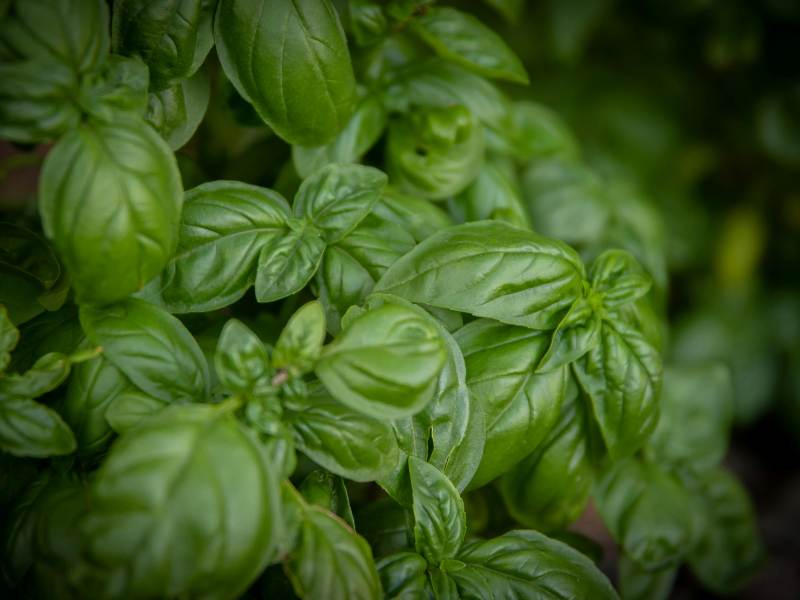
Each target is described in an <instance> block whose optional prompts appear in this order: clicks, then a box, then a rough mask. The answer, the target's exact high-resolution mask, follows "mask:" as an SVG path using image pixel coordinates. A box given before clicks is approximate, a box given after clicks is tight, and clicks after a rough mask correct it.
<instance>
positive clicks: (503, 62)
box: [411, 7, 528, 83]
mask: <svg viewBox="0 0 800 600" xmlns="http://www.w3.org/2000/svg"><path fill="white" fill-rule="evenodd" d="M411 26H412V28H413V30H414V32H415V33H417V35H419V36H420V37H421V38H422V39H423V40H425V42H426V43H427V44H429V45H430V46H431V47H432V48H433V49H434V50H435V51H436V53H437V54H438V55H439V56H441V57H442V58H446V59H448V60H451V61H453V62H456V63H458V64H460V65H463V66H464V67H467V68H468V69H472V70H473V71H475V72H477V73H479V74H481V75H485V76H486V77H497V78H498V79H505V80H508V81H513V82H515V83H528V74H527V73H526V72H525V67H523V66H522V62H520V60H519V58H517V56H516V54H514V52H513V51H512V50H511V48H509V47H508V46H507V45H506V43H505V41H503V38H501V37H500V36H499V35H497V34H496V33H495V32H494V31H492V30H491V29H489V28H488V27H486V26H485V25H484V24H483V23H482V22H481V21H479V20H478V19H477V18H475V17H473V16H472V15H470V14H467V13H464V12H462V11H460V10H457V9H455V8H450V7H433V8H430V9H429V10H427V11H426V12H425V14H423V15H422V16H420V17H418V18H416V19H414V20H412V22H411Z"/></svg>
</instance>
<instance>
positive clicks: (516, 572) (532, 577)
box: [448, 531, 618, 600]
mask: <svg viewBox="0 0 800 600" xmlns="http://www.w3.org/2000/svg"><path fill="white" fill-rule="evenodd" d="M458 559H459V560H460V561H462V562H463V563H464V568H462V569H460V570H453V571H449V572H448V574H449V575H450V577H452V578H453V580H454V581H455V582H456V585H457V586H458V591H459V593H460V597H461V598H470V599H472V598H475V599H477V598H492V597H497V596H498V595H499V594H500V595H502V596H505V597H512V598H519V599H521V600H522V599H526V600H527V599H530V600H538V599H539V598H547V597H552V596H562V597H566V598H592V600H606V599H607V600H615V599H617V598H618V596H617V593H616V592H615V591H614V588H613V587H611V584H610V583H609V581H608V579H606V577H605V575H603V573H602V572H601V571H600V570H599V569H598V568H597V567H596V566H595V565H594V563H592V561H591V560H589V559H588V558H586V557H585V556H584V555H583V554H581V553H580V552H578V551H577V550H573V549H572V548H570V547H569V546H567V545H566V544H563V543H561V542H558V541H556V540H552V539H550V538H548V537H546V536H544V535H542V534H541V533H538V532H536V531H511V532H509V533H506V534H505V535H501V536H500V537H497V538H494V539H492V540H488V541H485V542H479V543H476V544H472V545H470V546H469V547H468V548H466V549H465V550H464V551H462V552H461V554H460V555H459V557H458Z"/></svg>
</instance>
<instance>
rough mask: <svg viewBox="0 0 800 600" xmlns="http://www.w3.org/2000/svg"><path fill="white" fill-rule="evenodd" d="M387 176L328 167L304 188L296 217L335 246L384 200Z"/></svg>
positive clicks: (356, 167)
mask: <svg viewBox="0 0 800 600" xmlns="http://www.w3.org/2000/svg"><path fill="white" fill-rule="evenodd" d="M385 185H386V175H384V174H383V173H381V172H380V171H379V170H378V169H374V168H372V167H364V166H361V165H340V164H333V165H328V166H325V167H323V168H322V169H320V170H319V171H316V172H315V173H314V174H313V175H311V176H310V177H309V178H307V179H306V180H305V181H303V183H302V184H301V185H300V189H299V190H297V194H296V196H295V199H294V214H295V216H297V217H298V218H306V219H307V220H308V221H309V222H311V223H312V224H313V225H314V226H315V227H316V228H317V229H319V230H320V231H321V232H322V236H323V237H324V238H325V241H326V242H327V243H329V244H335V243H336V242H338V241H339V240H341V239H342V238H343V237H345V236H346V235H347V234H348V233H350V232H351V231H352V230H353V229H355V228H356V226H357V225H358V224H359V223H360V222H361V221H362V220H363V219H364V217H366V216H367V215H368V214H369V213H370V212H371V211H372V207H373V206H375V203H376V202H377V201H378V199H379V198H380V196H381V192H382V191H383V188H384V186H385Z"/></svg>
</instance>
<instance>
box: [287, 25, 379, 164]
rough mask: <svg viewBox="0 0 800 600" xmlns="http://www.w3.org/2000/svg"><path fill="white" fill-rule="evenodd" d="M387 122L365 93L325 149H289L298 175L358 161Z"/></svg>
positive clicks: (376, 102) (375, 100) (374, 100)
mask: <svg viewBox="0 0 800 600" xmlns="http://www.w3.org/2000/svg"><path fill="white" fill-rule="evenodd" d="M351 10H352V9H351ZM386 119H387V116H386V109H385V108H384V107H383V103H382V102H381V101H380V98H379V97H378V96H377V95H375V94H372V93H367V94H365V95H364V97H363V98H361V100H360V101H359V103H358V106H357V107H356V110H355V112H354V113H353V116H352V117H350V120H349V121H348V122H347V125H345V127H344V129H342V131H341V132H339V134H338V135H337V136H336V137H335V138H333V140H332V141H330V142H329V143H327V144H325V145H324V146H292V162H293V163H294V167H295V169H296V170H297V174H298V175H300V177H303V178H305V177H309V176H310V175H311V174H312V173H314V172H315V171H317V170H319V169H321V168H322V167H324V166H325V165H329V164H331V163H354V162H358V161H359V160H361V158H362V157H363V156H364V154H366V153H367V150H369V149H370V148H372V146H373V145H374V144H375V142H377V141H378V138H379V137H381V134H382V133H383V130H384V128H385V127H386Z"/></svg>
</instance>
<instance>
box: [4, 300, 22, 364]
mask: <svg viewBox="0 0 800 600" xmlns="http://www.w3.org/2000/svg"><path fill="white" fill-rule="evenodd" d="M18 341H19V330H18V329H17V328H16V327H14V324H13V323H12V322H11V319H10V318H9V317H8V311H7V310H6V307H5V306H4V305H2V304H0V374H1V373H3V371H5V370H6V367H8V365H9V363H10V362H11V351H12V350H13V349H14V348H15V347H16V346H17V342H18Z"/></svg>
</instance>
